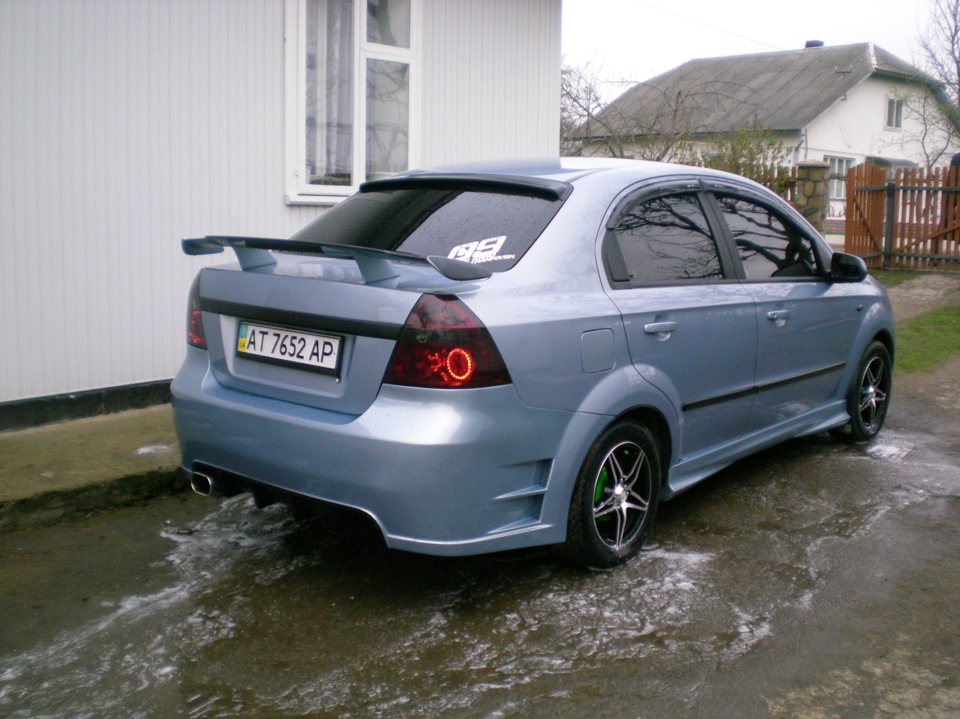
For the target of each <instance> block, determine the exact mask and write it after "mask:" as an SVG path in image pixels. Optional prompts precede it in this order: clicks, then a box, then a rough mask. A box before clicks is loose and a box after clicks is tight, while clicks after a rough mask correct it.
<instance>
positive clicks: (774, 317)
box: [767, 310, 790, 322]
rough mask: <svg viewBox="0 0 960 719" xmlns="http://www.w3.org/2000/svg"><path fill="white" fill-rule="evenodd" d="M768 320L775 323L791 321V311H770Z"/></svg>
mask: <svg viewBox="0 0 960 719" xmlns="http://www.w3.org/2000/svg"><path fill="white" fill-rule="evenodd" d="M767 319H768V320H771V321H773V322H778V321H782V320H786V319H790V310H770V311H769V312H767Z"/></svg>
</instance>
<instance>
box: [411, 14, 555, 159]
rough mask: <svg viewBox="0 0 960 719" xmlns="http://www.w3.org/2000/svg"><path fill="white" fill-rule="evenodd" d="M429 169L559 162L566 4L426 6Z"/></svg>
mask: <svg viewBox="0 0 960 719" xmlns="http://www.w3.org/2000/svg"><path fill="white" fill-rule="evenodd" d="M423 16H424V47H423V53H422V58H423V67H424V80H423V105H422V106H423V122H422V130H423V145H422V148H423V149H422V152H421V161H422V164H423V165H424V166H426V167H429V166H433V165H438V164H444V163H451V162H461V161H467V160H490V159H501V158H511V157H512V158H516V157H556V156H557V154H558V153H559V147H560V1H559V0H521V1H520V2H517V1H516V0H483V1H482V2H477V0H425V3H424V12H423Z"/></svg>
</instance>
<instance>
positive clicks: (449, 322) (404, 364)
mask: <svg viewBox="0 0 960 719" xmlns="http://www.w3.org/2000/svg"><path fill="white" fill-rule="evenodd" d="M383 381H384V382H386V383H387V384H400V385H407V386H409V387H434V388H440V389H454V388H473V387H492V386H495V385H501V384H509V382H510V375H509V374H508V373H507V368H506V366H505V365H504V364H503V358H502V357H501V356H500V352H499V351H498V350H497V347H496V345H494V343H493V338H492V337H491V336H490V332H488V331H487V328H486V327H484V326H483V323H482V322H480V320H479V319H478V318H477V316H476V315H475V314H473V312H471V311H470V309H469V308H468V307H467V306H466V305H465V304H463V303H462V302H461V301H460V300H458V299H457V298H456V297H445V296H442V295H423V296H422V297H421V298H420V299H419V301H418V302H417V304H416V306H415V307H414V308H413V310H411V312H410V316H409V317H407V322H406V324H405V325H404V326H403V329H402V330H401V331H400V338H399V339H398V340H397V346H396V348H394V350H393V357H391V358H390V365H389V367H387V373H386V375H385V376H384V378H383Z"/></svg>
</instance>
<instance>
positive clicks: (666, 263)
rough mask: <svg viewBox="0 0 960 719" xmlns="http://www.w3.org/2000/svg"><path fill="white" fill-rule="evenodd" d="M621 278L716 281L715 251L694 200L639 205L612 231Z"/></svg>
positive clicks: (719, 272) (663, 199)
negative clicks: (618, 254)
mask: <svg viewBox="0 0 960 719" xmlns="http://www.w3.org/2000/svg"><path fill="white" fill-rule="evenodd" d="M613 233H614V236H615V238H616V244H617V246H618V248H619V250H620V254H621V255H622V262H623V269H624V272H625V274H626V276H625V277H622V278H618V277H616V276H614V279H623V280H628V281H630V282H634V283H656V282H675V281H678V280H708V279H721V278H722V277H723V270H722V268H721V266H720V257H719V255H718V254H717V246H716V243H715V242H714V239H713V234H712V233H711V232H710V226H709V225H708V224H707V218H706V217H705V216H704V214H703V209H702V208H701V206H700V201H699V200H698V199H697V197H696V195H692V194H690V195H669V196H664V197H655V198H653V199H649V200H643V201H641V202H639V203H637V204H636V205H634V206H633V207H632V208H631V209H630V210H628V211H627V212H626V213H625V214H624V215H623V216H622V217H621V218H620V221H619V222H618V224H617V226H616V228H615V229H614V230H613Z"/></svg>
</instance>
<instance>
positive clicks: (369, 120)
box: [286, 0, 420, 204]
mask: <svg viewBox="0 0 960 719" xmlns="http://www.w3.org/2000/svg"><path fill="white" fill-rule="evenodd" d="M419 2H420V0H366V2H363V3H361V2H360V1H359V0H287V9H288V15H287V21H286V30H287V43H286V53H287V57H286V71H287V82H286V88H287V97H288V99H287V108H286V114H287V120H286V125H287V131H286V133H287V134H286V144H287V169H286V177H287V181H286V185H287V201H288V202H290V203H295V204H299V203H308V204H309V203H331V202H337V201H338V200H340V199H342V198H344V197H346V196H347V195H350V194H351V193H353V192H354V191H355V190H356V189H357V187H358V186H359V185H360V183H361V182H364V181H365V180H368V179H377V178H380V177H386V176H388V175H391V174H394V173H396V172H401V171H403V170H406V169H408V168H409V167H410V166H411V163H412V159H413V157H412V156H413V152H414V149H415V147H414V146H415V143H414V142H412V139H413V135H412V130H413V127H414V123H415V121H416V118H415V117H413V116H412V108H414V107H415V106H416V103H415V102H414V94H415V92H416V87H415V84H414V82H413V81H414V79H415V76H416V64H417V57H416V52H415V44H416V37H417V32H416V31H417V25H416V17H417V11H418V9H419ZM291 39H293V42H291V41H290V40H291Z"/></svg>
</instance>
